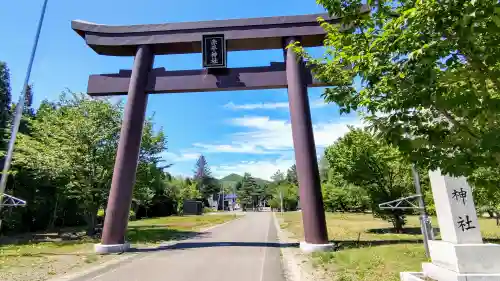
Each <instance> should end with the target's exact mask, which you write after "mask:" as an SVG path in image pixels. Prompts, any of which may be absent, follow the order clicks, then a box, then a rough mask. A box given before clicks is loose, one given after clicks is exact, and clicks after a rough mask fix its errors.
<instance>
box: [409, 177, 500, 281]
mask: <svg viewBox="0 0 500 281" xmlns="http://www.w3.org/2000/svg"><path fill="white" fill-rule="evenodd" d="M429 179H430V183H431V188H432V196H433V198H434V205H435V208H436V214H437V220H438V224H439V232H440V236H441V240H430V241H429V252H430V256H431V262H430V263H423V264H422V269H423V272H421V273H416V272H402V273H401V280H406V281H417V280H429V278H430V279H432V280H436V281H473V280H474V281H476V280H477V281H490V280H497V281H498V280H500V259H499V257H500V245H498V244H488V243H483V239H482V236H481V229H480V226H479V220H478V216H477V213H476V208H475V205H474V200H473V198H472V188H471V186H470V185H469V184H468V182H467V180H466V178H464V177H452V176H449V175H443V174H442V173H441V171H439V170H437V171H431V172H429ZM424 278H428V279H424Z"/></svg>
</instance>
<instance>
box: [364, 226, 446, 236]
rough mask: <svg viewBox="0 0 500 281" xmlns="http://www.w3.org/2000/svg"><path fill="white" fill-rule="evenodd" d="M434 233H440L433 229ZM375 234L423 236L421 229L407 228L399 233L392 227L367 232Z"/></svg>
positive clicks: (437, 229)
mask: <svg viewBox="0 0 500 281" xmlns="http://www.w3.org/2000/svg"><path fill="white" fill-rule="evenodd" d="M433 230H434V233H439V228H437V227H433ZM366 232H367V233H373V234H389V233H390V234H408V235H421V234H422V230H421V228H420V227H405V228H403V229H402V230H401V231H400V232H397V231H396V230H395V229H394V228H392V227H387V228H371V229H368V230H367V231H366Z"/></svg>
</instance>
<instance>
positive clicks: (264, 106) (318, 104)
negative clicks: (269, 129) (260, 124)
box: [224, 99, 328, 110]
mask: <svg viewBox="0 0 500 281" xmlns="http://www.w3.org/2000/svg"><path fill="white" fill-rule="evenodd" d="M327 105H328V104H327V103H325V101H324V100H323V99H317V100H314V101H311V104H310V107H311V108H319V107H323V106H327ZM224 108H228V109H232V110H255V109H279V108H283V109H287V110H288V102H270V103H247V104H234V103H233V102H228V103H226V104H225V105H224Z"/></svg>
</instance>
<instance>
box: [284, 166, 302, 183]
mask: <svg viewBox="0 0 500 281" xmlns="http://www.w3.org/2000/svg"><path fill="white" fill-rule="evenodd" d="M286 181H287V182H288V183H290V184H293V185H295V186H299V180H298V179H297V165H295V164H293V165H292V166H291V167H290V168H289V169H288V170H287V171H286Z"/></svg>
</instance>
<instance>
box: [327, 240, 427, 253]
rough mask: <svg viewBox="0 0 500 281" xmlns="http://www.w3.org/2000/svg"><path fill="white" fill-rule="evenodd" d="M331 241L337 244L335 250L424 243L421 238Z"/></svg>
mask: <svg viewBox="0 0 500 281" xmlns="http://www.w3.org/2000/svg"><path fill="white" fill-rule="evenodd" d="M330 243H332V244H334V245H335V250H339V251H340V250H344V249H353V248H367V247H375V246H384V245H397V244H419V243H423V240H421V239H394V240H360V241H357V240H332V241H330Z"/></svg>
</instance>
